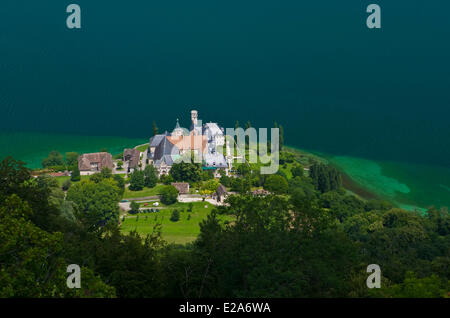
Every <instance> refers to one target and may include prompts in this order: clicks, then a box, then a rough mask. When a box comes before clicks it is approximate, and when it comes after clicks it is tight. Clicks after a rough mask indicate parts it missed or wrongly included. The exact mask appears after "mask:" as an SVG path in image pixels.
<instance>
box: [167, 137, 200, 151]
mask: <svg viewBox="0 0 450 318" xmlns="http://www.w3.org/2000/svg"><path fill="white" fill-rule="evenodd" d="M167 139H168V140H169V141H170V142H171V143H172V144H173V145H175V146H176V147H177V148H178V149H179V150H200V151H201V152H202V153H203V152H205V151H206V150H207V145H208V140H207V139H206V137H205V136H201V135H200V136H199V135H193V134H190V135H189V136H168V137H167Z"/></svg>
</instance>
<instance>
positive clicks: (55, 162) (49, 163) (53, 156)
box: [42, 150, 64, 168]
mask: <svg viewBox="0 0 450 318" xmlns="http://www.w3.org/2000/svg"><path fill="white" fill-rule="evenodd" d="M56 166H59V167H60V166H64V158H63V156H62V155H61V154H60V153H59V152H58V151H56V150H54V151H51V152H50V153H49V155H48V157H47V158H45V159H43V160H42V167H44V168H49V167H56Z"/></svg>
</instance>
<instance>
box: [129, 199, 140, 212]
mask: <svg viewBox="0 0 450 318" xmlns="http://www.w3.org/2000/svg"><path fill="white" fill-rule="evenodd" d="M130 213H131V214H136V213H139V203H137V202H136V201H131V203H130Z"/></svg>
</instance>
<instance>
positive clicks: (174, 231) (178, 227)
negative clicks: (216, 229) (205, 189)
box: [121, 202, 232, 244]
mask: <svg viewBox="0 0 450 318" xmlns="http://www.w3.org/2000/svg"><path fill="white" fill-rule="evenodd" d="M192 204H193V211H192V213H189V212H187V209H188V206H189V203H175V204H173V205H171V206H168V207H166V208H164V209H160V211H159V212H153V213H140V214H139V219H138V221H136V215H127V216H126V217H125V221H123V222H122V225H121V231H122V232H124V233H128V232H130V231H132V230H136V231H137V232H138V233H139V234H141V235H147V234H150V233H152V231H153V226H154V225H155V224H156V223H161V224H162V229H161V231H162V237H163V239H164V240H166V241H167V242H168V243H178V244H185V243H188V242H192V241H194V240H195V239H196V237H197V236H198V234H199V233H200V226H199V223H200V222H201V221H202V220H204V219H206V216H207V215H208V214H209V213H210V212H211V210H212V209H213V207H214V206H213V205H212V204H210V203H208V202H192ZM205 206H207V208H205ZM174 209H177V210H178V211H180V220H179V221H177V222H172V221H170V216H171V215H172V211H173V210H174ZM183 210H185V212H182V211H183ZM189 214H190V215H191V219H190V220H188V219H187V218H188V215H189ZM219 217H220V219H222V220H229V221H231V220H232V217H231V216H222V215H221V216H219ZM121 220H122V219H121Z"/></svg>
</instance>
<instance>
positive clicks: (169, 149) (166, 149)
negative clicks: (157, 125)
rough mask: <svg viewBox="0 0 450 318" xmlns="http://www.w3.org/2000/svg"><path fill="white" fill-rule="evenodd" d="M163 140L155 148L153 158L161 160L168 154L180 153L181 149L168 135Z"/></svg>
mask: <svg viewBox="0 0 450 318" xmlns="http://www.w3.org/2000/svg"><path fill="white" fill-rule="evenodd" d="M164 137H165V138H164V139H162V140H161V142H160V143H159V144H158V146H156V148H155V154H154V156H153V158H154V159H155V160H160V159H161V158H162V157H163V156H166V155H178V154H179V153H180V150H179V149H178V148H177V147H176V146H175V145H174V144H173V143H171V142H169V140H168V138H169V137H167V136H164Z"/></svg>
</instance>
